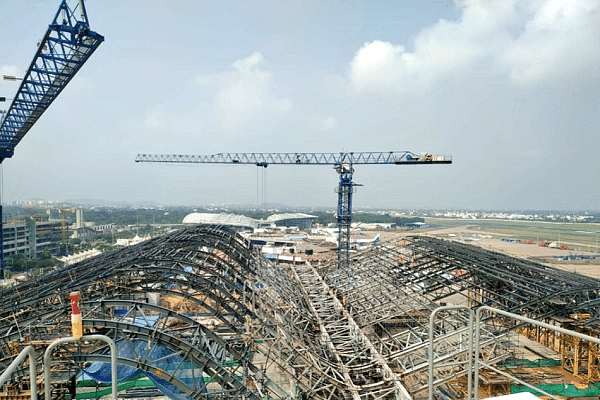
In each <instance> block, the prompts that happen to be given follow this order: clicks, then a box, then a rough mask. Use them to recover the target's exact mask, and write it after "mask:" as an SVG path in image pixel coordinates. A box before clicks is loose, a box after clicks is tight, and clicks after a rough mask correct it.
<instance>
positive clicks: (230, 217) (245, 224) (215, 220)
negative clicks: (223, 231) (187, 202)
mask: <svg viewBox="0 0 600 400" xmlns="http://www.w3.org/2000/svg"><path fill="white" fill-rule="evenodd" d="M183 224H185V225H196V224H211V225H221V226H228V227H231V228H233V229H236V230H241V231H245V230H247V231H253V230H254V229H256V228H257V227H258V222H256V220H255V219H252V218H249V217H246V216H244V215H236V214H225V213H220V214H215V213H212V214H211V213H191V214H188V215H186V216H185V218H184V219H183Z"/></svg>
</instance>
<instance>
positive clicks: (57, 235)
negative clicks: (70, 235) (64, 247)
mask: <svg viewBox="0 0 600 400" xmlns="http://www.w3.org/2000/svg"><path fill="white" fill-rule="evenodd" d="M2 234H3V236H4V241H3V247H4V257H5V258H7V257H11V256H13V255H16V254H25V255H27V256H29V257H31V258H38V257H39V256H40V255H41V254H42V253H43V252H44V251H45V250H48V251H49V252H50V254H53V255H57V254H58V252H59V250H60V241H61V221H43V220H37V219H34V218H27V219H26V220H25V221H18V222H9V223H5V224H3V227H2Z"/></svg>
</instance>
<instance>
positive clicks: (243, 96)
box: [195, 52, 293, 130]
mask: <svg viewBox="0 0 600 400" xmlns="http://www.w3.org/2000/svg"><path fill="white" fill-rule="evenodd" d="M265 64H266V62H265V59H264V57H263V55H262V54H260V53H258V52H254V53H252V54H251V55H250V56H248V57H246V58H243V59H240V60H237V61H235V62H234V63H233V64H232V67H233V70H232V71H229V72H224V73H220V74H213V75H199V76H196V77H195V82H196V83H197V84H199V85H202V86H214V87H216V89H217V92H216V95H215V97H214V104H215V106H216V107H217V110H218V113H219V117H220V121H221V125H222V127H224V128H225V129H230V130H231V129H238V128H241V127H243V126H245V125H247V124H249V123H250V122H252V121H254V120H256V119H257V118H260V117H263V116H265V115H285V114H287V113H289V112H290V111H291V110H292V109H293V104H292V102H291V101H290V100H289V99H281V98H278V97H277V96H275V94H274V93H273V87H272V86H273V84H272V77H271V73H270V72H269V71H268V70H266V69H265V68H264V66H265Z"/></svg>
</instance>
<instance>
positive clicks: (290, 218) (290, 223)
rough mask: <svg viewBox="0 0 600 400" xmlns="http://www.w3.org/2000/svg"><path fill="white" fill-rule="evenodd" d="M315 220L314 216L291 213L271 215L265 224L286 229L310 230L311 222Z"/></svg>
mask: <svg viewBox="0 0 600 400" xmlns="http://www.w3.org/2000/svg"><path fill="white" fill-rule="evenodd" d="M315 219H317V217H316V216H314V215H309V214H301V213H292V214H273V215H270V216H269V217H268V218H267V221H266V222H267V223H268V224H270V225H275V226H285V227H288V228H291V227H297V228H298V229H310V227H311V225H312V222H313V220H315Z"/></svg>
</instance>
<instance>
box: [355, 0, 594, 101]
mask: <svg viewBox="0 0 600 400" xmlns="http://www.w3.org/2000/svg"><path fill="white" fill-rule="evenodd" d="M457 5H458V6H459V7H460V10H461V13H462V14H461V17H460V18H459V19H458V20H457V21H446V20H440V21H439V22H438V23H436V24H435V25H433V26H431V27H429V28H426V29H424V30H423V31H422V32H421V33H420V34H419V35H418V36H417V37H416V38H415V41H414V45H413V47H414V49H413V50H412V51H407V50H406V48H405V47H404V46H402V45H397V44H393V43H390V42H383V41H379V40H375V41H372V42H369V43H366V44H365V45H364V46H363V47H361V48H360V49H359V50H358V51H357V52H356V54H355V56H354V58H353V59H352V61H351V62H350V72H349V76H350V80H351V83H352V86H353V87H354V88H355V89H356V90H358V91H374V92H384V91H390V90H391V91H395V92H416V93H423V92H427V91H430V90H431V89H432V88H433V87H435V86H436V85H438V84H439V83H441V82H443V81H445V80H448V79H451V78H453V77H461V78H468V77H469V75H470V74H471V73H473V71H475V70H477V71H478V72H481V69H483V70H484V72H485V71H487V72H489V73H494V72H501V73H502V74H503V76H505V77H508V79H510V80H511V82H513V83H516V84H532V83H533V84H543V83H550V84H552V83H553V82H554V81H557V80H561V79H564V78H565V77H567V76H569V75H572V74H575V73H578V72H582V71H584V72H590V69H594V70H597V69H598V64H599V62H600V11H599V10H600V0H578V1H572V2H565V1H563V0H503V1H489V0H461V1H458V0H457ZM595 75H597V74H595ZM590 79H597V78H596V77H595V76H594V77H590Z"/></svg>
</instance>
